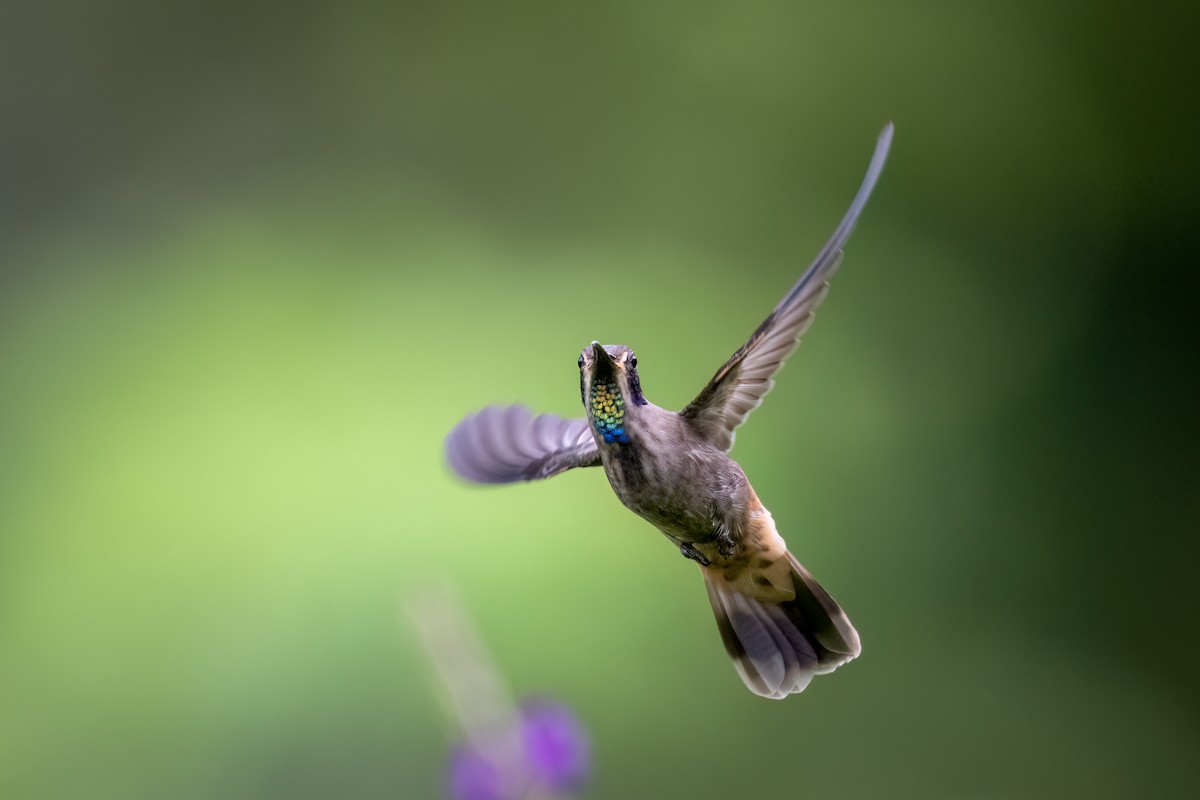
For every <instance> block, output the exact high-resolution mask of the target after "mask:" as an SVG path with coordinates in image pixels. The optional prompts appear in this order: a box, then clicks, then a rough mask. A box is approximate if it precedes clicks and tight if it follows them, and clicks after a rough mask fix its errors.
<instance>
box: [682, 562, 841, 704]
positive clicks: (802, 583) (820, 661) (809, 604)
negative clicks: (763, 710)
mask: <svg viewBox="0 0 1200 800" xmlns="http://www.w3.org/2000/svg"><path fill="white" fill-rule="evenodd" d="M778 541H779V543H780V544H782V540H778ZM700 571H701V573H703V574H704V584H705V586H706V587H707V588H708V599H709V600H710V601H711V602H712V607H713V613H714V614H716V617H717V627H718V628H720V630H721V639H722V640H723V641H724V642H725V650H726V651H727V652H728V653H729V657H730V658H732V659H733V666H734V667H735V668H736V669H737V671H738V674H739V675H741V676H742V680H743V681H745V682H746V686H747V687H748V688H749V689H750V691H752V692H754V693H755V694H758V695H762V696H763V697H770V698H773V699H779V698H783V697H787V696H788V695H789V694H795V693H797V692H802V691H804V689H805V688H806V687H807V686H808V683H809V681H811V680H812V678H813V676H814V675H824V674H825V673H827V672H833V671H834V670H835V669H837V668H838V667H840V666H841V665H842V664H845V663H846V662H847V661H850V660H851V659H853V658H854V657H855V656H857V655H858V654H859V652H860V651H861V650H862V646H861V645H860V644H859V641H858V632H857V631H856V630H854V626H853V625H851V624H850V619H849V618H848V617H847V616H846V612H844V611H842V609H841V606H839V605H838V604H837V602H836V601H835V600H834V599H833V598H832V597H830V596H829V593H828V592H826V591H825V590H824V589H822V588H821V585H820V584H819V583H817V581H816V579H815V578H813V576H812V574H811V573H809V571H808V570H806V569H805V568H804V567H803V566H802V565H801V564H800V562H799V561H797V560H796V557H795V556H793V555H792V554H791V553H789V552H788V551H787V550H786V549H784V548H782V547H781V548H779V549H778V550H777V551H776V552H775V553H772V554H770V555H767V554H763V555H761V556H751V560H750V562H749V563H746V564H744V565H743V566H742V568H740V569H737V568H732V569H731V568H719V567H717V566H716V565H713V566H711V567H701V568H700Z"/></svg>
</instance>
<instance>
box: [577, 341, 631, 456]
mask: <svg viewBox="0 0 1200 800" xmlns="http://www.w3.org/2000/svg"><path fill="white" fill-rule="evenodd" d="M579 391H580V395H581V396H582V399H583V407H584V409H585V410H586V411H587V415H588V421H589V422H590V423H591V424H592V428H593V429H594V430H595V431H596V434H597V435H598V436H600V438H601V439H603V440H604V442H606V443H608V444H612V443H614V442H621V443H625V442H628V441H629V433H628V430H627V423H628V420H627V416H626V411H627V409H629V408H631V407H634V406H640V405H645V404H646V399H645V398H644V397H642V387H641V382H640V381H639V380H638V373H637V356H636V355H635V354H634V352H633V351H632V350H630V349H629V348H628V347H626V346H625V345H623V344H610V345H602V344H600V343H599V342H592V343H591V344H590V345H588V346H587V347H585V348H584V349H583V352H582V353H580V354H579Z"/></svg>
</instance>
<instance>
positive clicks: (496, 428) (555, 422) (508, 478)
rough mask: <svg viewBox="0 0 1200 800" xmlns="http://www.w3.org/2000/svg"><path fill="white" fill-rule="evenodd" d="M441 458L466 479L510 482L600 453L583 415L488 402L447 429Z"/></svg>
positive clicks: (595, 460)
mask: <svg viewBox="0 0 1200 800" xmlns="http://www.w3.org/2000/svg"><path fill="white" fill-rule="evenodd" d="M446 460H447V461H448V462H449V464H450V467H451V468H452V469H453V470H454V471H455V472H456V473H458V474H459V475H460V476H461V477H463V478H466V479H467V480H469V481H475V482H476V483H514V482H516V481H533V480H538V479H540V478H549V477H550V476H552V475H557V474H558V473H560V472H565V471H566V470H568V469H571V468H572V467H594V466H596V465H597V464H599V463H600V452H599V451H598V450H597V449H596V441H595V439H593V438H592V432H591V431H590V430H588V423H587V420H586V419H563V418H562V417H556V416H555V415H553V414H542V415H541V416H537V417H535V416H534V415H533V414H532V413H531V412H530V411H529V409H527V408H525V407H524V406H488V407H487V408H485V409H483V410H482V411H480V412H478V413H476V414H472V415H471V416H469V417H466V418H464V419H463V420H462V421H461V422H459V423H458V424H457V425H455V426H454V430H452V431H450V435H449V436H447V437H446Z"/></svg>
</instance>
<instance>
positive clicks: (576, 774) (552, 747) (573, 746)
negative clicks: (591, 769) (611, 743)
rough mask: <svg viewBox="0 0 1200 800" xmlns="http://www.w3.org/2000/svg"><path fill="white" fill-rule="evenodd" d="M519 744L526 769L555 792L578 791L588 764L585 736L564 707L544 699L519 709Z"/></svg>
mask: <svg viewBox="0 0 1200 800" xmlns="http://www.w3.org/2000/svg"><path fill="white" fill-rule="evenodd" d="M521 741H522V744H523V745H524V749H525V758H526V759H527V760H528V761H529V768H530V770H532V772H533V774H534V775H536V776H537V777H538V779H539V780H540V781H541V783H542V784H543V785H544V786H546V787H547V788H549V789H552V790H554V791H556V792H565V791H571V790H574V789H578V788H579V787H580V786H582V785H583V782H584V779H585V778H587V774H588V766H589V764H590V762H591V758H590V753H589V747H588V740H587V735H586V734H585V733H584V730H583V726H582V725H580V724H579V720H577V719H576V718H575V715H574V714H572V713H571V710H570V709H568V708H567V707H566V706H564V705H562V704H560V703H555V702H554V701H552V700H549V699H546V698H538V699H534V700H527V701H526V702H525V703H523V704H522V705H521Z"/></svg>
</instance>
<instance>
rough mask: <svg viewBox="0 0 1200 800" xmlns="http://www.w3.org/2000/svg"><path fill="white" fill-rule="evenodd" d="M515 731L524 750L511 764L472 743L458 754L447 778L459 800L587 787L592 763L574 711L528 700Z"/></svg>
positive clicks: (509, 798)
mask: <svg viewBox="0 0 1200 800" xmlns="http://www.w3.org/2000/svg"><path fill="white" fill-rule="evenodd" d="M517 725H518V727H519V731H516V733H518V734H519V742H520V747H519V748H517V749H515V750H513V751H512V754H511V757H510V758H507V759H506V758H503V757H502V756H500V755H499V754H491V755H489V754H487V753H485V752H483V751H482V750H480V749H479V748H478V747H476V746H473V745H472V744H471V743H470V742H465V743H463V744H460V745H459V746H458V747H456V748H454V750H453V751H452V752H451V754H450V769H449V775H448V778H449V785H450V794H451V796H452V797H454V798H455V800H521V798H524V797H526V796H528V795H529V794H530V792H531V791H537V792H539V795H538V796H545V793H546V792H551V793H554V794H561V793H566V792H571V791H574V790H576V789H579V788H580V787H581V786H582V785H583V783H584V781H585V779H586V778H587V775H588V768H589V766H590V763H591V757H590V752H589V745H588V740H587V735H586V734H585V733H584V730H583V726H582V725H580V724H579V720H578V719H576V717H575V715H574V714H573V713H571V710H570V709H568V708H567V707H566V706H564V705H562V704H560V703H556V702H554V701H552V700H549V699H546V698H538V699H535V700H528V701H526V702H525V703H523V704H522V705H521V709H520V712H519V718H518V721H517ZM510 762H516V763H510Z"/></svg>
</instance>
